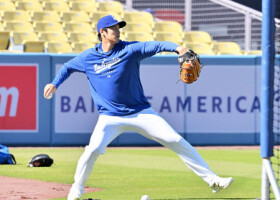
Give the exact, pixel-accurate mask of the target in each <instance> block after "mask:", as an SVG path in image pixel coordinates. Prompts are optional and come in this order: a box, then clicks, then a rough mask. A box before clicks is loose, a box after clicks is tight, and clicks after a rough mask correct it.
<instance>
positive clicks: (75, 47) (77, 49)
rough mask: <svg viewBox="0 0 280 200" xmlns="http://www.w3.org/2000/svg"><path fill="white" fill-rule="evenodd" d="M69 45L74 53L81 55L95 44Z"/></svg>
mask: <svg viewBox="0 0 280 200" xmlns="http://www.w3.org/2000/svg"><path fill="white" fill-rule="evenodd" d="M71 45H72V49H73V52H74V53H81V52H83V51H85V50H87V49H89V48H93V47H94V46H95V43H88V42H72V43H71Z"/></svg>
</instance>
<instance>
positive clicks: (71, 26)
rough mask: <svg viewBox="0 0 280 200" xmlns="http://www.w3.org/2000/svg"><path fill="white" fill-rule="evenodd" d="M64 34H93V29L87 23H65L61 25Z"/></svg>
mask: <svg viewBox="0 0 280 200" xmlns="http://www.w3.org/2000/svg"><path fill="white" fill-rule="evenodd" d="M62 26H63V29H64V32H75V31H80V32H93V31H95V29H93V28H94V27H92V25H91V24H90V23H88V22H65V23H63V25H62Z"/></svg>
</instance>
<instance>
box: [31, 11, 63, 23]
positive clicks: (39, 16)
mask: <svg viewBox="0 0 280 200" xmlns="http://www.w3.org/2000/svg"><path fill="white" fill-rule="evenodd" d="M31 19H32V21H33V22H44V21H45V22H47V21H55V22H60V16H59V14H58V12H56V11H33V12H31Z"/></svg>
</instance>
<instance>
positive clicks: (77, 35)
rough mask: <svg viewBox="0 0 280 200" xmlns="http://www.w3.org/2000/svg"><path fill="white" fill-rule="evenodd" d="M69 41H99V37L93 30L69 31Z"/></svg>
mask: <svg viewBox="0 0 280 200" xmlns="http://www.w3.org/2000/svg"><path fill="white" fill-rule="evenodd" d="M67 35H68V38H69V41H71V42H89V43H97V42H98V37H97V34H94V33H92V32H87V33H86V32H69V33H68V34H67Z"/></svg>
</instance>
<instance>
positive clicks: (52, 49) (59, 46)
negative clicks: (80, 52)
mask: <svg viewBox="0 0 280 200" xmlns="http://www.w3.org/2000/svg"><path fill="white" fill-rule="evenodd" d="M45 48H46V51H47V52H49V53H73V51H72V46H71V44H70V43H69V42H45Z"/></svg>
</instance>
